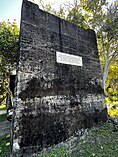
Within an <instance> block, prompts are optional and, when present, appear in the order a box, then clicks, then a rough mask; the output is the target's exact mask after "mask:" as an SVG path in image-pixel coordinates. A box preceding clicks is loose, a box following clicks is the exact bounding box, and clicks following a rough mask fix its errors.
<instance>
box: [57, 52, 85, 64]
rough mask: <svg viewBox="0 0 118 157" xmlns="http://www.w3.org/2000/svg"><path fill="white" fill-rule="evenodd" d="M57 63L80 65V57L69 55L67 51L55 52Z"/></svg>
mask: <svg viewBox="0 0 118 157" xmlns="http://www.w3.org/2000/svg"><path fill="white" fill-rule="evenodd" d="M56 61H57V63H62V64H70V65H76V66H82V57H80V56H75V55H70V54H67V53H62V52H56Z"/></svg>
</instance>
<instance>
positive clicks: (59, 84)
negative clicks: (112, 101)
mask: <svg viewBox="0 0 118 157" xmlns="http://www.w3.org/2000/svg"><path fill="white" fill-rule="evenodd" d="M20 31H21V32H20V54H19V64H18V70H17V80H16V82H17V84H16V88H15V99H14V109H15V117H14V122H13V152H12V154H13V156H15V157H17V156H24V157H26V156H30V155H31V154H33V153H36V152H38V151H41V150H42V149H43V148H46V147H50V146H52V145H54V144H57V143H59V142H61V141H64V140H66V139H67V138H68V137H69V136H71V135H73V134H74V133H75V131H76V130H78V129H79V128H87V127H91V126H93V125H95V124H96V123H98V122H103V121H105V120H106V109H105V101H104V95H103V88H102V74H101V68H100V61H99V58H98V52H97V44H96V36H95V32H94V31H93V30H90V29H88V30H85V29H83V28H80V27H78V26H76V25H74V24H72V23H69V22H67V21H65V20H62V19H60V18H58V17H56V16H54V15H51V14H49V13H47V12H44V11H42V10H39V8H38V6H37V5H35V4H33V3H31V2H28V1H25V2H24V3H23V8H22V19H21V29H20ZM57 51H59V52H64V53H67V54H73V55H77V56H80V57H82V62H83V65H82V66H75V65H67V64H61V63H57V62H56V52H57ZM97 107H98V108H99V109H98V108H97Z"/></svg>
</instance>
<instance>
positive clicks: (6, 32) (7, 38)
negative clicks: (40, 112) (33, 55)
mask: <svg viewBox="0 0 118 157" xmlns="http://www.w3.org/2000/svg"><path fill="white" fill-rule="evenodd" d="M18 38H19V29H18V26H17V24H16V21H15V20H14V21H13V22H12V23H11V22H10V21H9V20H8V21H7V22H5V21H3V22H0V71H1V76H0V105H3V104H5V98H6V92H8V93H9V94H10V91H9V76H10V73H11V71H12V70H13V69H14V68H15V66H16V61H17V53H18Z"/></svg>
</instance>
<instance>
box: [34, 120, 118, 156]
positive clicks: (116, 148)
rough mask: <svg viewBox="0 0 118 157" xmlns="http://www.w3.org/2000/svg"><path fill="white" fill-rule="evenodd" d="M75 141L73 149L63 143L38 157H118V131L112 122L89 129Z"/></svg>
mask: <svg viewBox="0 0 118 157" xmlns="http://www.w3.org/2000/svg"><path fill="white" fill-rule="evenodd" d="M75 143H76V144H74V145H75V147H74V148H73V149H72V150H69V147H68V146H67V145H65V144H62V145H61V146H57V147H55V148H52V149H50V150H47V151H45V152H43V153H42V154H39V155H38V156H36V157H118V132H113V126H112V124H111V123H106V124H104V125H102V126H100V127H98V128H94V129H92V130H89V131H88V132H87V133H85V134H84V136H83V137H82V138H81V139H78V140H77V141H75Z"/></svg>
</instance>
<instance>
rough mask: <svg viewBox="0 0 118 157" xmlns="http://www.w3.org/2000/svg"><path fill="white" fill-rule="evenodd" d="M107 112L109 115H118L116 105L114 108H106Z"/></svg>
mask: <svg viewBox="0 0 118 157" xmlns="http://www.w3.org/2000/svg"><path fill="white" fill-rule="evenodd" d="M107 111H108V114H109V115H110V116H118V107H116V108H113V107H112V108H108V110H107Z"/></svg>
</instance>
